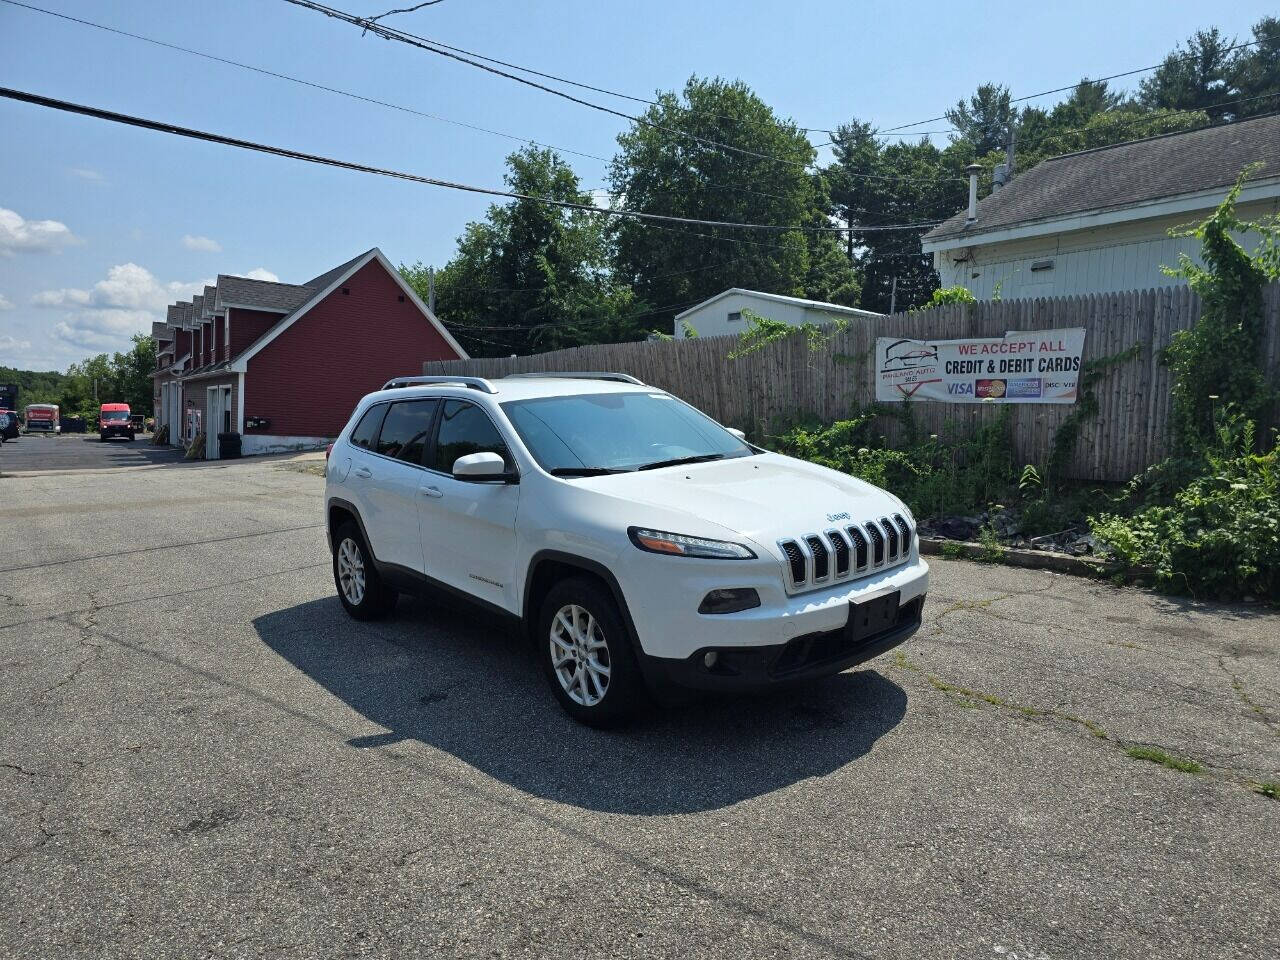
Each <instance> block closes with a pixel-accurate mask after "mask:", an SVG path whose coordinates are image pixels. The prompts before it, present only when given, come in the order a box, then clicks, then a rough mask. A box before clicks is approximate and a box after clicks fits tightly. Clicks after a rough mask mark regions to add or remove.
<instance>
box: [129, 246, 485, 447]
mask: <svg viewBox="0 0 1280 960" xmlns="http://www.w3.org/2000/svg"><path fill="white" fill-rule="evenodd" d="M152 335H153V336H154V337H155V339H156V353H157V356H156V366H157V369H156V373H155V405H156V427H157V429H159V428H160V427H161V426H166V425H167V426H168V427H169V442H170V443H172V444H175V445H178V444H182V445H186V444H189V443H190V442H191V441H192V439H194V437H195V436H196V435H197V434H198V433H201V432H203V433H204V434H205V436H206V446H205V455H206V457H207V458H209V459H215V458H217V456H218V434H219V433H238V434H240V435H241V445H242V449H243V452H244V453H245V454H246V455H248V454H254V453H274V452H278V451H284V450H304V449H314V448H318V447H321V446H323V445H324V444H326V443H328V442H329V441H330V440H332V439H333V438H334V437H336V436H337V435H338V431H340V430H341V429H342V427H343V425H344V424H345V423H346V422H347V418H348V417H349V416H350V415H351V411H352V410H353V409H354V408H355V405H356V402H357V401H358V400H359V399H360V398H361V397H363V396H364V395H365V394H366V393H369V392H370V391H372V390H376V389H378V388H379V387H381V386H382V385H383V384H384V383H386V381H388V380H390V379H391V378H392V377H396V376H402V375H404V374H406V373H413V372H415V371H418V370H421V369H422V361H423V360H453V359H459V358H465V357H466V356H467V354H466V352H465V351H464V350H463V349H462V347H461V346H459V345H458V342H457V341H456V340H454V339H453V337H452V336H450V334H449V331H447V330H446V329H445V328H444V325H443V324H442V323H441V322H440V321H439V320H438V319H437V318H436V317H435V315H434V314H432V313H431V311H430V310H428V309H427V305H426V304H424V303H423V302H422V301H421V300H420V299H419V298H418V296H417V294H415V293H414V292H413V288H411V287H410V286H409V285H408V284H407V283H406V282H405V280H404V278H403V277H401V276H400V273H399V271H398V270H396V269H395V267H393V266H392V265H391V264H390V262H388V260H387V258H386V257H385V256H383V255H382V251H381V250H379V249H377V248H376V247H375V248H374V249H372V250H369V251H367V252H366V253H362V254H360V256H358V257H356V258H355V259H354V260H349V261H347V262H346V263H344V264H342V265H341V266H338V267H334V268H333V269H332V270H330V271H328V272H327V273H322V274H320V276H318V277H316V278H315V279H313V280H309V281H307V282H306V283H302V284H291V283H272V282H268V281H265V280H251V279H249V278H247V277H233V276H226V275H219V277H218V281H217V283H216V284H215V285H213V286H208V287H205V288H204V293H203V294H202V295H200V296H196V297H193V298H192V299H191V300H190V301H182V302H179V303H175V304H172V305H171V306H170V307H169V309H168V314H167V316H166V319H165V322H164V323H157V324H154V325H153V326H152Z"/></svg>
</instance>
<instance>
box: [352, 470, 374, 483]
mask: <svg viewBox="0 0 1280 960" xmlns="http://www.w3.org/2000/svg"><path fill="white" fill-rule="evenodd" d="M356 476H357V477H360V478H361V479H364V480H368V479H369V478H370V477H372V476H373V471H372V470H370V469H369V468H368V467H356Z"/></svg>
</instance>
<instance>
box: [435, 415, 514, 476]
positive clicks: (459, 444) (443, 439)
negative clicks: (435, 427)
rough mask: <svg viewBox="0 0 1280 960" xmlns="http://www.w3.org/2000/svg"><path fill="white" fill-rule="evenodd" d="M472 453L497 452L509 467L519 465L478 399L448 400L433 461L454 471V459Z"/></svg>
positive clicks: (447, 471) (443, 470) (441, 467)
mask: <svg viewBox="0 0 1280 960" xmlns="http://www.w3.org/2000/svg"><path fill="white" fill-rule="evenodd" d="M472 453H496V454H498V456H500V457H502V462H503V463H505V464H506V466H507V469H508V470H513V469H515V467H514V461H513V460H512V459H511V451H509V450H508V449H507V444H506V442H505V441H504V440H503V439H502V434H500V433H498V428H497V427H495V426H494V425H493V421H492V420H490V419H489V415H488V414H487V413H485V412H484V411H483V410H481V409H480V408H479V407H477V406H476V405H475V404H474V403H467V402H466V401H465V400H446V401H445V402H444V410H443V411H442V412H441V414H440V429H439V431H438V432H437V433H436V450H435V456H434V457H433V463H432V465H433V466H434V468H435V469H436V470H439V471H440V472H441V473H453V464H454V461H455V460H457V459H458V458H459V457H465V456H467V455H469V454H472Z"/></svg>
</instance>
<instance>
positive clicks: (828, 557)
mask: <svg viewBox="0 0 1280 960" xmlns="http://www.w3.org/2000/svg"><path fill="white" fill-rule="evenodd" d="M914 536H915V531H914V530H913V529H912V527H911V524H910V523H908V522H907V520H906V519H905V518H904V517H903V516H902V514H900V513H895V514H894V515H893V516H892V517H881V518H880V519H879V520H871V521H868V522H867V523H864V524H850V525H849V526H846V527H843V528H841V529H838V530H826V531H824V532H823V533H821V534H818V533H806V534H804V535H802V536H798V537H794V538H789V539H785V540H779V541H778V546H779V548H780V549H781V550H782V553H783V556H784V557H785V558H786V563H787V568H788V574H789V577H790V584H789V586H790V589H791V591H792V592H793V593H794V592H797V591H801V590H805V589H808V588H811V587H817V586H819V585H821V584H823V583H826V582H829V581H834V580H844V579H850V578H853V577H858V576H865V575H866V574H868V573H872V572H874V571H877V570H882V569H885V568H886V567H890V566H896V565H897V564H899V563H902V562H904V561H905V560H906V559H907V558H908V557H910V556H911V545H912V540H913V538H914Z"/></svg>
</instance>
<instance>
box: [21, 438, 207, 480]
mask: <svg viewBox="0 0 1280 960" xmlns="http://www.w3.org/2000/svg"><path fill="white" fill-rule="evenodd" d="M181 459H182V451H181V450H178V449H176V448H173V447H167V446H166V447H156V446H152V444H151V434H149V433H140V434H138V435H137V437H136V438H135V439H133V440H121V439H117V438H115V437H113V438H111V439H110V440H99V439H98V434H97V433H65V434H47V433H32V434H26V433H24V434H23V435H22V436H21V437H19V438H18V439H16V440H6V441H5V442H4V443H3V444H0V474H25V473H39V472H44V471H49V470H112V469H115V468H116V467H139V466H146V465H149V464H158V463H176V462H177V461H180V460H181Z"/></svg>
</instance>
